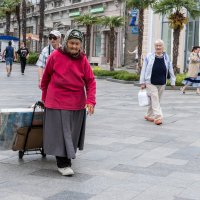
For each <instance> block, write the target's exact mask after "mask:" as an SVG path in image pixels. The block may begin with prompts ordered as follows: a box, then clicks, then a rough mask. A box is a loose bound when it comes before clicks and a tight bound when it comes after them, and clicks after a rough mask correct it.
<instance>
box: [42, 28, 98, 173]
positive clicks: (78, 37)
mask: <svg viewBox="0 0 200 200" xmlns="http://www.w3.org/2000/svg"><path fill="white" fill-rule="evenodd" d="M82 40H83V35H82V33H81V32H80V31H79V30H76V29H71V30H69V31H68V32H67V35H66V36H65V39H64V45H63V47H62V48H59V49H57V50H55V51H54V52H53V53H52V54H51V55H50V57H49V59H48V61H47V64H46V68H45V71H44V75H43V78H42V83H41V88H42V100H43V101H44V104H45V121H44V152H45V153H46V154H49V155H54V156H55V157H56V161H57V166H58V171H59V172H60V173H61V174H62V175H64V176H70V175H73V174H74V172H73V170H72V168H71V159H74V158H75V157H76V151H77V148H79V150H82V149H83V145H84V136H85V120H86V109H87V112H88V113H89V114H93V113H94V106H95V104H96V100H95V96H96V82H95V78H94V74H93V71H92V69H91V66H90V64H89V62H88V60H87V58H86V56H85V54H84V53H83V52H81V44H82Z"/></svg>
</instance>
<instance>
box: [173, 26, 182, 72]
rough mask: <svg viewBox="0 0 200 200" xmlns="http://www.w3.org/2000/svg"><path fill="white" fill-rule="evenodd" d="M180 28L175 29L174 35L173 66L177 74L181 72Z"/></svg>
mask: <svg viewBox="0 0 200 200" xmlns="http://www.w3.org/2000/svg"><path fill="white" fill-rule="evenodd" d="M180 31H181V30H180V29H174V32H173V36H174V38H173V39H174V41H173V44H174V45H173V63H172V64H173V68H174V72H175V74H177V73H179V68H178V67H177V61H178V52H179V37H180Z"/></svg>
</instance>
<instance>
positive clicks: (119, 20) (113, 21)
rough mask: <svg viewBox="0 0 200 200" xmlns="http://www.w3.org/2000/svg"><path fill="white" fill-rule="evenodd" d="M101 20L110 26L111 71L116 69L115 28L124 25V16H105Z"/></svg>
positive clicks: (103, 23)
mask: <svg viewBox="0 0 200 200" xmlns="http://www.w3.org/2000/svg"><path fill="white" fill-rule="evenodd" d="M99 21H100V23H101V24H102V25H104V26H106V27H109V28H110V71H114V66H113V62H114V53H115V52H114V50H115V28H119V27H121V26H123V25H124V18H123V17H121V16H104V17H102V18H101V19H100V20H99Z"/></svg>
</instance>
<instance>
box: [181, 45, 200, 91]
mask: <svg viewBox="0 0 200 200" xmlns="http://www.w3.org/2000/svg"><path fill="white" fill-rule="evenodd" d="M199 53H200V47H198V46H195V47H193V48H192V52H191V54H190V57H189V66H188V74H187V78H185V79H184V80H183V82H182V83H183V84H184V86H183V87H182V88H181V92H182V93H183V94H185V90H186V88H187V87H188V86H192V87H194V88H196V89H197V90H196V93H197V94H200V56H199Z"/></svg>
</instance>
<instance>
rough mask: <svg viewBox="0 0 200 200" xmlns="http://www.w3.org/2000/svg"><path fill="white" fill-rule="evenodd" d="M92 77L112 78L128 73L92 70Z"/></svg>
mask: <svg viewBox="0 0 200 200" xmlns="http://www.w3.org/2000/svg"><path fill="white" fill-rule="evenodd" d="M93 72H94V75H95V76H114V75H116V74H120V73H128V72H127V71H123V70H121V71H108V70H103V69H99V68H98V69H95V68H94V69H93Z"/></svg>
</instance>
